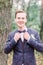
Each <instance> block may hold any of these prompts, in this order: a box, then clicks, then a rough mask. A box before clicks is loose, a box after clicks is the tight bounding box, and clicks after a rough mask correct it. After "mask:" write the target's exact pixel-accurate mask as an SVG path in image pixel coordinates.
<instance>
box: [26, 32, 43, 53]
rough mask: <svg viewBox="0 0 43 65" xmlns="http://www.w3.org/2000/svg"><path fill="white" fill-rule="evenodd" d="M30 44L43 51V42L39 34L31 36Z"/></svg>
mask: <svg viewBox="0 0 43 65" xmlns="http://www.w3.org/2000/svg"><path fill="white" fill-rule="evenodd" d="M27 42H28V44H29V45H30V46H32V47H33V48H34V49H36V50H37V51H39V52H43V43H42V42H41V41H40V37H39V34H38V33H36V35H35V38H33V37H32V36H31V37H30V40H28V41H27Z"/></svg>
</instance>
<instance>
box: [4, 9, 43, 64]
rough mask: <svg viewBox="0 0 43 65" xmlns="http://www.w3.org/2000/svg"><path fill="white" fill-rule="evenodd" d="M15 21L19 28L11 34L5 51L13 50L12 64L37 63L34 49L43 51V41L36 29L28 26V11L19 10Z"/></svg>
mask: <svg viewBox="0 0 43 65" xmlns="http://www.w3.org/2000/svg"><path fill="white" fill-rule="evenodd" d="M15 22H16V24H17V26H18V29H17V30H16V31H14V32H11V33H10V34H9V36H8V39H7V41H6V44H5V48H4V52H5V53H6V54H8V53H10V52H11V51H12V50H13V60H12V65H36V60H35V56H34V49H36V50H37V51H39V52H43V43H42V42H41V41H40V37H39V35H38V33H37V32H36V31H35V30H32V29H30V28H27V27H26V25H25V24H26V22H27V14H26V12H24V11H23V10H17V11H16V13H15Z"/></svg>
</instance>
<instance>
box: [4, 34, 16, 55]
mask: <svg viewBox="0 0 43 65" xmlns="http://www.w3.org/2000/svg"><path fill="white" fill-rule="evenodd" d="M15 45H16V42H15V40H14V39H13V38H12V37H11V35H9V36H8V40H7V41H6V44H5V46H4V52H5V53H6V54H8V53H10V52H11V51H12V49H13V48H14V47H15Z"/></svg>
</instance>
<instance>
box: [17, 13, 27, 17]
mask: <svg viewBox="0 0 43 65" xmlns="http://www.w3.org/2000/svg"><path fill="white" fill-rule="evenodd" d="M16 17H26V13H22V12H21V13H17V15H16Z"/></svg>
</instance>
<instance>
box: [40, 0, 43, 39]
mask: <svg viewBox="0 0 43 65" xmlns="http://www.w3.org/2000/svg"><path fill="white" fill-rule="evenodd" d="M40 21H41V22H40V23H41V30H40V37H41V39H42V40H43V0H41V9H40Z"/></svg>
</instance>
